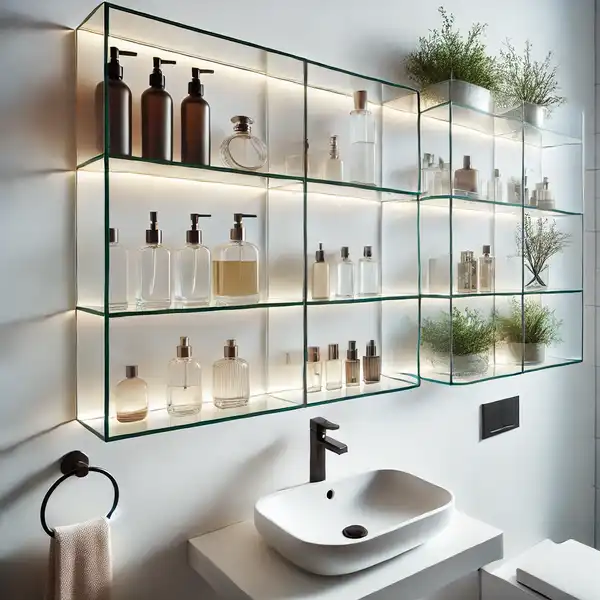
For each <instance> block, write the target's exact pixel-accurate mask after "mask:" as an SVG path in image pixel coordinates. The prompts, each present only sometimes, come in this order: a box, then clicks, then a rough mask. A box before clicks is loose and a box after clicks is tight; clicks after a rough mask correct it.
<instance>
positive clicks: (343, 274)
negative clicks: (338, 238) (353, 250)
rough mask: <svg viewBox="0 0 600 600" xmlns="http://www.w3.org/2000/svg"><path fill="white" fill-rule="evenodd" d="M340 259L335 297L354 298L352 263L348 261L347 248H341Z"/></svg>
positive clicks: (348, 252)
mask: <svg viewBox="0 0 600 600" xmlns="http://www.w3.org/2000/svg"><path fill="white" fill-rule="evenodd" d="M340 257H341V260H340V262H339V263H338V264H337V283H336V292H335V295H336V296H337V297H338V298H354V263H353V262H352V261H351V260H350V251H349V249H348V246H342V249H341V250H340Z"/></svg>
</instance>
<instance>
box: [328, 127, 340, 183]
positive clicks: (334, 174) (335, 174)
mask: <svg viewBox="0 0 600 600" xmlns="http://www.w3.org/2000/svg"><path fill="white" fill-rule="evenodd" d="M325 179H328V180H330V181H344V162H343V161H342V160H341V159H340V149H339V147H338V136H337V135H332V136H331V137H330V138H329V158H328V159H327V161H326V162H325Z"/></svg>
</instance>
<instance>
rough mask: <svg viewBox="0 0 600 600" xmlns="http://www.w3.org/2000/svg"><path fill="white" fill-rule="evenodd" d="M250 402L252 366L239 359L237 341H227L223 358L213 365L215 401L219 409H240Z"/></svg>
mask: <svg viewBox="0 0 600 600" xmlns="http://www.w3.org/2000/svg"><path fill="white" fill-rule="evenodd" d="M249 400H250V366H249V365H248V363H247V362H246V361H245V360H244V359H243V358H239V357H238V347H237V345H236V343H235V340H227V341H226V342H225V347H224V349H223V358H221V359H220V360H218V361H217V362H215V364H214V365H213V401H214V403H215V406H216V407H217V408H240V407H242V406H246V405H247V404H248V401H249Z"/></svg>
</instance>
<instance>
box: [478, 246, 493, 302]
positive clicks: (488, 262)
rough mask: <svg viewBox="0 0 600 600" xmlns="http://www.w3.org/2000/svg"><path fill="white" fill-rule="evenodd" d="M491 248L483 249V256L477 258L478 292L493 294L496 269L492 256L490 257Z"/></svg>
mask: <svg viewBox="0 0 600 600" xmlns="http://www.w3.org/2000/svg"><path fill="white" fill-rule="evenodd" d="M490 251H491V247H490V246H488V245H486V246H484V247H483V255H482V256H480V257H479V291H480V292H493V291H495V286H496V281H495V280H496V268H495V260H494V257H493V256H490Z"/></svg>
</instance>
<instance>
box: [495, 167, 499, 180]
mask: <svg viewBox="0 0 600 600" xmlns="http://www.w3.org/2000/svg"><path fill="white" fill-rule="evenodd" d="M494 177H495V178H496V179H498V177H500V169H494Z"/></svg>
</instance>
